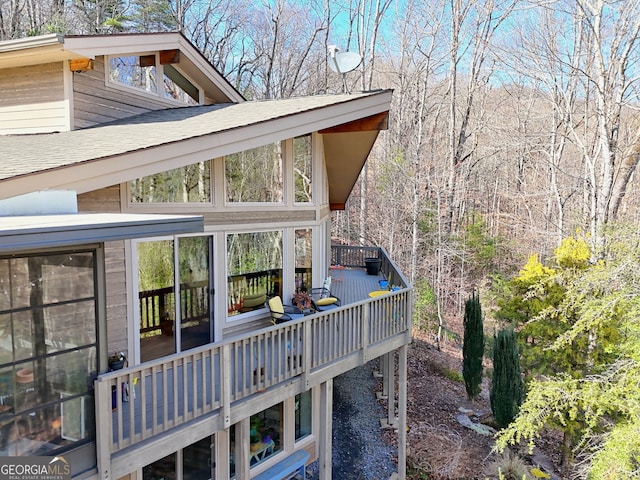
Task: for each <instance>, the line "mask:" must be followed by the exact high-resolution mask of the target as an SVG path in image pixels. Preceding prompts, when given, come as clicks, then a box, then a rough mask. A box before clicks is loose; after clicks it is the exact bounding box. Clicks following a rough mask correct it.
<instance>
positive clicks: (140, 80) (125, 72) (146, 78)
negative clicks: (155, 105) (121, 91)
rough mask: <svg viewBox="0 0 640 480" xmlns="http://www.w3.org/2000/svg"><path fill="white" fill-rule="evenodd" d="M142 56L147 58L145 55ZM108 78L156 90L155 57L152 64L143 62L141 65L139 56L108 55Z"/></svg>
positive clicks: (112, 80) (128, 84) (115, 81)
mask: <svg viewBox="0 0 640 480" xmlns="http://www.w3.org/2000/svg"><path fill="white" fill-rule="evenodd" d="M143 58H145V59H146V58H147V57H146V56H145V57H143ZM109 80H110V81H111V82H114V83H119V84H121V85H126V86H128V87H133V88H138V89H140V90H144V91H146V92H153V93H155V92H157V91H158V89H157V85H156V67H155V59H154V64H153V65H148V62H144V66H143V65H141V62H140V57H138V56H133V55H132V56H128V57H110V58H109Z"/></svg>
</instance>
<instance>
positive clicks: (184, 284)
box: [178, 237, 211, 351]
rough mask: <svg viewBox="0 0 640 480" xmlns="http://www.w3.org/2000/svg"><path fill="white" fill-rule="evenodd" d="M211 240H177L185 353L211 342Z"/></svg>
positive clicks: (200, 238) (190, 238)
mask: <svg viewBox="0 0 640 480" xmlns="http://www.w3.org/2000/svg"><path fill="white" fill-rule="evenodd" d="M209 238H210V237H186V238H180V239H179V240H178V265H179V273H178V274H179V276H180V314H181V315H182V319H181V322H180V326H181V330H182V335H181V338H182V345H181V349H182V351H184V350H188V349H189V348H194V347H198V346H200V345H205V344H207V343H209V342H210V341H211V331H210V323H209V320H210V315H209V262H210V260H209Z"/></svg>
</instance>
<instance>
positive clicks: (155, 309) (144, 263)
mask: <svg viewBox="0 0 640 480" xmlns="http://www.w3.org/2000/svg"><path fill="white" fill-rule="evenodd" d="M173 243H174V242H173V240H159V241H151V242H139V243H138V244H137V252H138V301H139V303H140V360H141V361H142V362H146V361H148V360H153V359H155V358H160V357H164V356H166V355H170V354H172V353H175V352H176V345H175V339H174V337H175V335H174V332H175V330H174V323H175V318H176V317H175V292H174V283H175V274H174V271H175V270H174V254H173Z"/></svg>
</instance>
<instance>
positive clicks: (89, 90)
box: [73, 57, 175, 128]
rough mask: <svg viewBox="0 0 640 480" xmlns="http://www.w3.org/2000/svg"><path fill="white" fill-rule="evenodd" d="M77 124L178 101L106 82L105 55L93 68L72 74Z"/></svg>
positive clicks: (163, 106)
mask: <svg viewBox="0 0 640 480" xmlns="http://www.w3.org/2000/svg"><path fill="white" fill-rule="evenodd" d="M73 91H74V94H73V107H74V121H75V125H74V128H83V127H90V126H94V125H97V124H100V123H104V122H109V121H112V120H118V119H121V118H126V117H130V116H132V115H137V114H139V113H144V112H148V111H151V110H160V109H163V108H167V107H170V106H173V107H175V104H172V103H169V102H166V101H163V100H162V99H161V98H159V97H158V98H157V99H154V98H151V97H149V96H147V95H144V94H142V93H141V94H137V93H136V91H135V90H133V89H131V90H129V89H126V88H114V87H112V86H107V85H106V83H105V64H104V57H97V58H96V60H95V62H94V67H93V70H88V71H85V72H76V73H74V74H73Z"/></svg>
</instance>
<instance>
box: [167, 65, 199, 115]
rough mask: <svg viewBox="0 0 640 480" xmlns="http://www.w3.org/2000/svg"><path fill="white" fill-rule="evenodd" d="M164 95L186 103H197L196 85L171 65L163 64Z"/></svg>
mask: <svg viewBox="0 0 640 480" xmlns="http://www.w3.org/2000/svg"><path fill="white" fill-rule="evenodd" d="M163 70H164V96H165V98H170V99H172V100H177V101H179V102H182V103H186V104H187V105H198V96H199V92H198V89H197V87H196V86H195V85H194V84H193V83H191V82H190V81H189V80H187V79H186V78H185V77H184V75H182V74H181V73H180V72H179V71H178V70H176V69H175V68H174V67H173V66H171V65H163Z"/></svg>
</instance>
